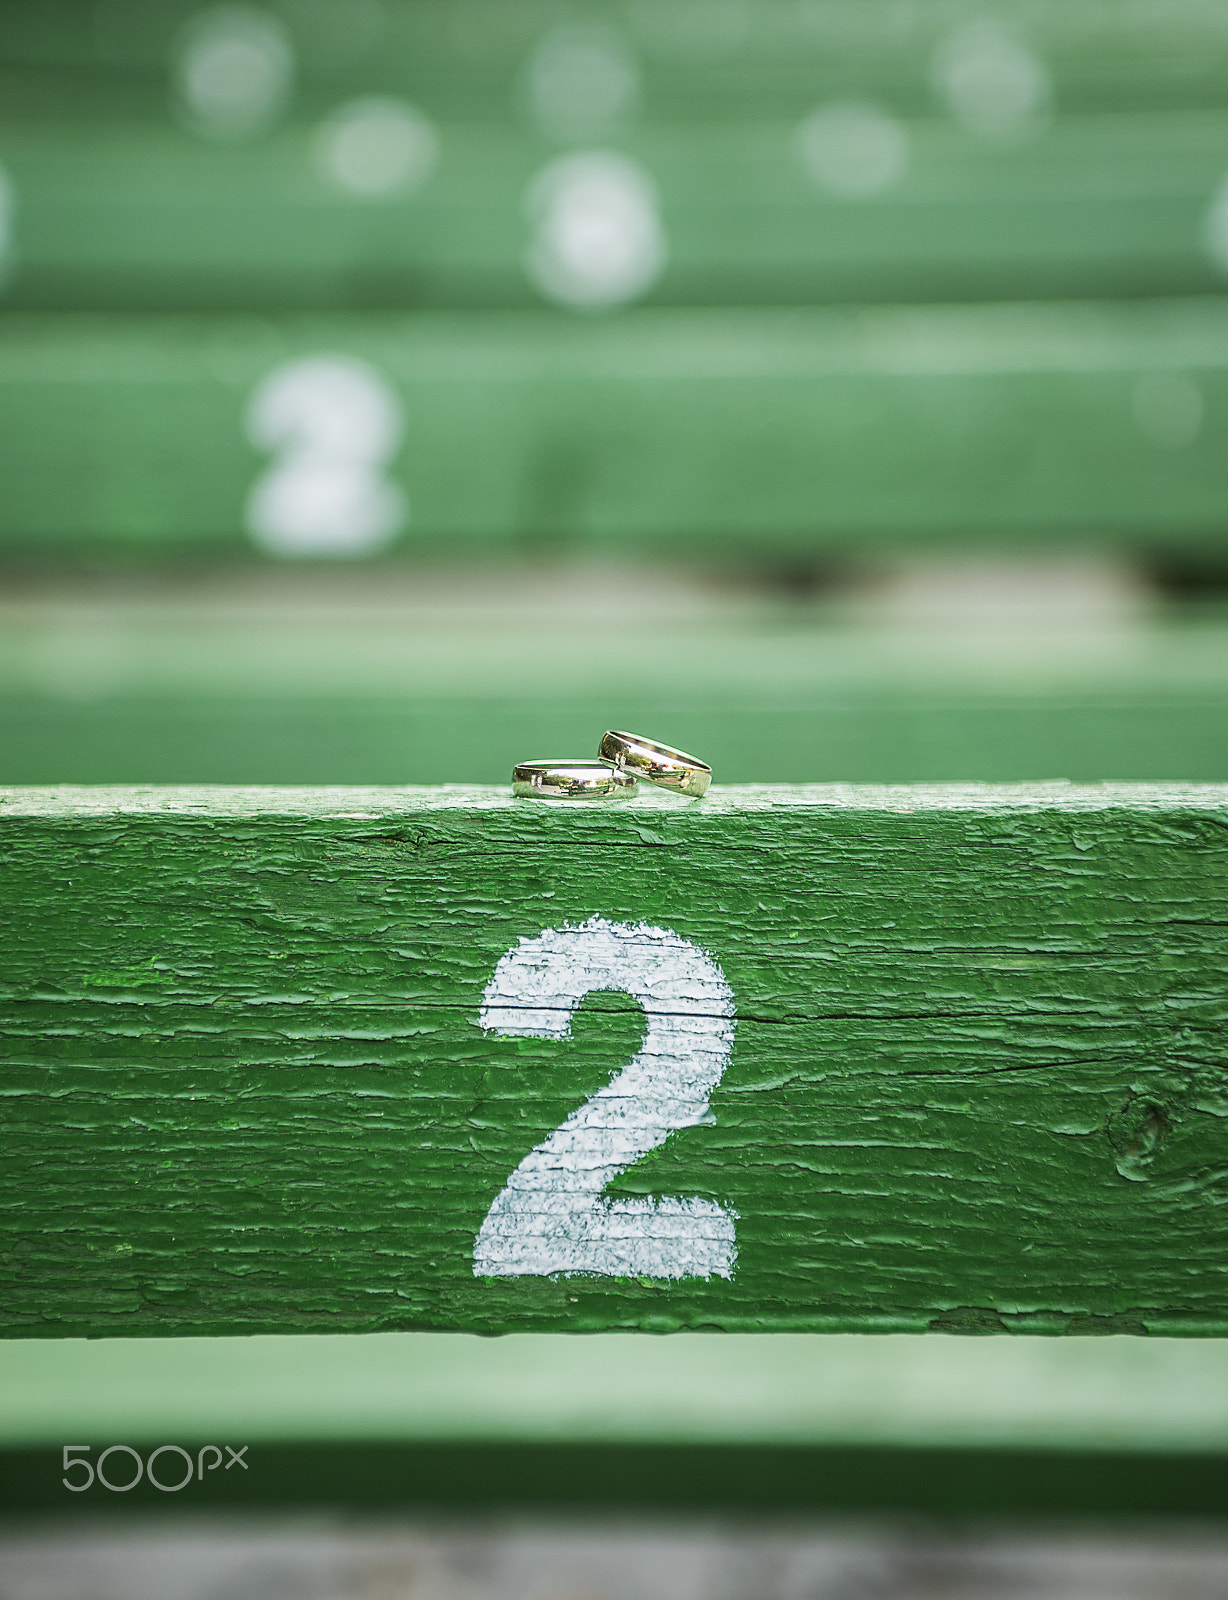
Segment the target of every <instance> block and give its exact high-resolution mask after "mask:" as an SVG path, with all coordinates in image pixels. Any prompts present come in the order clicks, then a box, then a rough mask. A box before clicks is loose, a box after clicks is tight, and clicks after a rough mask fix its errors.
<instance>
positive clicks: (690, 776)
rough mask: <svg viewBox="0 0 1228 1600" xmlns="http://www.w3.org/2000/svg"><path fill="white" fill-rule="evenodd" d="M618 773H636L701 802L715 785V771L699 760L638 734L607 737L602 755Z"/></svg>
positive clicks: (637, 775) (640, 776) (603, 742)
mask: <svg viewBox="0 0 1228 1600" xmlns="http://www.w3.org/2000/svg"><path fill="white" fill-rule="evenodd" d="M599 754H600V756H601V759H602V760H603V761H608V762H609V764H610V766H611V767H612V768H613V769H614V771H615V772H627V773H633V774H634V775H635V776H636V777H637V778H645V779H647V781H648V782H649V783H655V784H657V785H658V786H659V787H660V788H662V789H670V790H672V791H673V793H674V794H685V795H689V796H690V798H691V799H692V800H698V799H699V797H700V795H702V794H705V793H706V792H707V788H708V785H709V784H710V783H711V782H712V768H711V767H710V766H708V765H707V763H706V762H703V761H697V760H696V759H695V757H694V756H688V755H687V754H686V753H685V752H684V751H682V750H674V749H672V748H671V747H670V746H669V745H667V744H658V743H657V742H656V740H655V739H643V738H641V737H640V735H639V734H638V733H615V732H613V731H612V730H611V732H609V733H607V734H604V735H603V736H602V740H601V750H600V752H599Z"/></svg>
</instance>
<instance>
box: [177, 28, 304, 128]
mask: <svg viewBox="0 0 1228 1600" xmlns="http://www.w3.org/2000/svg"><path fill="white" fill-rule="evenodd" d="M173 79H174V87H175V92H176V98H177V101H178V105H179V109H180V111H181V113H182V114H183V116H184V118H185V120H186V121H187V122H188V124H189V126H191V127H192V128H193V129H194V130H195V131H196V132H197V133H201V134H204V135H205V136H206V137H208V138H214V139H246V138H250V137H252V136H253V135H255V134H258V133H262V132H264V131H265V129H267V128H269V127H271V126H273V124H274V123H276V122H277V121H278V120H279V119H280V117H281V116H282V114H283V112H284V111H285V109H286V106H287V105H288V103H289V99H290V92H291V89H292V87H293V83H294V51H293V48H292V47H291V44H290V39H289V35H288V34H287V32H286V30H285V27H284V26H283V24H282V23H281V22H280V21H279V20H278V19H277V18H276V17H274V16H272V15H270V14H269V13H268V12H266V11H258V10H256V9H255V8H253V7H250V6H216V7H214V8H213V9H211V10H208V11H201V12H198V13H197V14H196V15H195V16H194V17H192V18H191V19H190V20H189V21H188V23H187V25H186V26H185V27H184V29H183V30H182V32H181V33H180V35H179V40H178V45H177V49H176V52H175V59H174V63H173Z"/></svg>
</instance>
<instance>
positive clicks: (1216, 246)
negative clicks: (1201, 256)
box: [1203, 177, 1228, 272]
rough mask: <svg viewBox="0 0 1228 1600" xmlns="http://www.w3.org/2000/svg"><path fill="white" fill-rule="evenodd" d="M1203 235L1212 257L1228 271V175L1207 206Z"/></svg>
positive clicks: (1218, 265) (1219, 265) (1217, 264)
mask: <svg viewBox="0 0 1228 1600" xmlns="http://www.w3.org/2000/svg"><path fill="white" fill-rule="evenodd" d="M1203 237H1204V239H1205V242H1206V246H1207V250H1208V252H1209V254H1210V256H1211V259H1212V260H1213V261H1214V262H1215V264H1216V266H1217V267H1220V268H1222V269H1223V270H1224V271H1225V272H1228V177H1225V179H1224V181H1223V182H1222V183H1221V184H1220V186H1219V188H1218V189H1217V190H1216V191H1215V193H1214V195H1212V197H1211V204H1210V205H1209V206H1208V207H1207V215H1206V221H1205V223H1204V225H1203Z"/></svg>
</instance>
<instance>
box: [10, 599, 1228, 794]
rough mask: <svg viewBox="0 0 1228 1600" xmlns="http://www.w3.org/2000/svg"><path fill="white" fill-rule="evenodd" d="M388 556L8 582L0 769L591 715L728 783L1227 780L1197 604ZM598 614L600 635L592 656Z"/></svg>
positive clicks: (44, 778) (362, 761) (485, 777)
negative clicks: (330, 570)
mask: <svg viewBox="0 0 1228 1600" xmlns="http://www.w3.org/2000/svg"><path fill="white" fill-rule="evenodd" d="M385 572H386V569H385ZM296 576H297V574H296ZM301 576H302V577H303V578H304V579H306V578H307V577H308V576H310V575H309V574H308V573H306V572H304V573H302V574H301ZM354 576H355V577H357V576H358V575H357V574H355V575H354ZM391 577H392V575H391V574H387V576H386V577H385V576H381V578H380V579H379V582H380V585H381V592H380V593H379V594H372V593H367V594H366V595H365V598H363V597H362V596H356V595H355V594H354V592H353V590H352V589H350V590H346V591H343V594H342V595H341V596H337V597H334V598H333V599H332V600H331V601H330V600H329V598H328V597H327V596H326V595H325V594H323V593H321V592H319V591H317V590H316V589H315V587H314V586H312V587H311V588H309V590H308V592H306V593H299V595H298V597H297V598H293V597H292V596H289V595H286V594H282V596H281V597H280V598H277V597H275V596H272V595H270V594H267V593H265V592H263V591H260V592H257V593H255V594H252V593H245V592H244V591H242V590H241V589H240V590H239V591H238V592H235V590H234V589H233V588H227V589H225V590H224V591H223V593H222V594H221V595H216V596H214V597H213V598H210V599H202V598H201V597H199V596H196V595H194V593H193V591H191V590H190V589H189V590H187V591H184V590H178V591H172V592H171V593H169V594H167V593H164V594H163V595H161V596H160V597H158V598H146V599H145V600H143V601H138V600H136V599H133V598H131V597H124V596H122V595H114V594H109V595H101V596H100V595H97V594H95V595H94V596H93V597H89V596H82V595H74V594H71V593H64V592H62V591H61V592H57V593H56V594H54V595H52V596H44V597H43V598H42V599H29V600H26V601H25V602H23V601H22V600H20V599H19V598H14V599H13V600H11V601H10V602H9V603H8V604H7V605H6V606H5V607H4V608H3V610H0V783H8V784H49V783H141V782H144V783H206V782H213V783H239V784H244V783H294V784H310V783H317V782H318V783H323V782H336V783H414V784H430V783H496V782H499V781H501V780H504V779H505V778H506V775H507V773H508V772H510V770H511V767H512V764H513V762H515V761H517V760H519V759H522V758H523V756H524V755H525V752H526V751H530V750H536V751H539V752H540V751H550V750H580V751H583V750H586V749H588V748H589V746H590V745H591V743H592V737H591V730H592V729H593V727H595V726H601V727H604V726H606V725H607V724H608V725H610V726H614V727H632V728H637V727H650V728H657V729H660V730H661V731H662V737H664V738H666V739H668V740H669V741H670V742H671V743H673V744H676V745H678V746H680V747H681V748H683V749H688V750H690V749H696V750H702V751H704V752H706V753H707V754H708V755H709V756H710V757H711V760H712V762H713V764H714V766H715V767H716V769H717V770H718V771H719V772H720V774H721V776H722V777H723V778H724V779H725V780H727V781H728V782H732V783H743V782H747V783H749V782H764V783H823V782H832V781H845V782H857V783H905V782H942V781H957V780H960V779H967V778H977V779H982V780H988V781H992V782H1016V781H1025V780H1026V779H1027V778H1029V777H1034V776H1035V775H1037V774H1043V775H1044V776H1046V777H1063V778H1071V779H1075V780H1078V781H1089V782H1090V781H1095V780H1097V779H1102V778H1111V779H1123V780H1125V779H1148V780H1153V781H1161V780H1174V779H1197V780H1202V781H1219V782H1224V781H1228V628H1226V627H1225V624H1224V622H1223V621H1221V620H1216V619H1215V618H1214V617H1211V618H1207V619H1205V620H1199V621H1198V622H1191V621H1186V622H1184V623H1172V624H1169V625H1161V624H1158V623H1149V622H1146V621H1143V620H1141V619H1138V618H1134V619H1131V618H1130V617H1129V616H1127V617H1125V618H1120V617H1119V618H1117V619H1116V620H1114V619H1106V618H1104V617H1101V618H1100V619H1099V620H1096V619H1094V618H1091V617H1088V616H1087V615H1086V614H1081V615H1078V616H1076V617H1073V618H1072V617H1070V616H1069V615H1068V614H1065V613H1063V614H1062V615H1061V616H1059V617H1058V618H1056V619H1052V618H1051V619H1050V620H1049V621H1047V622H1046V621H1044V620H1031V621H1029V620H1027V619H1020V618H1018V617H1016V618H1015V619H1013V620H1012V621H1009V622H1008V621H1004V620H1003V619H998V620H996V621H995V622H994V623H993V624H991V625H990V626H978V625H973V626H969V625H968V623H967V620H966V619H965V620H964V621H963V622H960V621H959V620H957V619H953V618H947V619H946V620H945V621H942V622H939V623H937V624H931V625H930V626H928V627H924V626H921V625H919V624H916V623H914V624H912V625H911V626H909V625H905V624H902V623H900V622H896V621H892V622H891V623H890V625H887V624H883V625H880V626H873V625H871V624H870V623H869V622H863V623H861V624H852V623H849V622H847V621H845V622H841V621H840V618H839V608H838V606H835V605H831V606H825V605H824V604H823V603H821V602H816V603H815V604H813V605H811V606H808V607H802V608H799V607H798V606H797V605H796V604H790V603H788V602H787V601H779V600H778V601H776V602H775V603H770V602H769V601H768V600H767V599H765V598H760V599H759V600H757V601H751V602H749V603H747V604H745V605H738V606H733V605H730V604H728V603H725V604H721V603H717V602H714V601H712V600H711V599H708V600H703V599H701V598H699V597H697V596H694V595H688V596H679V595H678V594H677V593H676V592H675V591H674V590H672V589H671V588H670V587H669V586H668V583H667V582H666V581H665V580H662V582H661V583H660V585H658V586H657V587H655V588H654V585H653V583H652V582H651V580H650V579H646V580H645V581H644V582H643V583H641V584H640V585H639V586H632V585H629V584H627V583H625V582H624V583H623V584H622V585H620V584H619V581H618V578H617V576H616V575H615V574H612V573H611V572H610V571H608V570H606V569H603V570H602V571H601V572H599V573H594V574H591V575H589V576H584V575H578V576H577V577H576V579H575V580H574V581H573V583H572V584H571V585H569V586H566V587H563V588H561V589H556V590H552V591H551V595H550V597H549V598H548V599H547V600H546V601H543V599H542V598H541V596H540V595H538V596H536V597H535V595H534V593H533V592H532V589H531V588H530V587H529V586H528V585H526V583H525V581H524V579H523V576H518V574H517V573H516V572H515V571H504V572H502V573H501V574H500V575H499V577H498V579H497V580H496V579H493V578H492V579H491V580H490V581H492V582H498V583H500V584H501V586H502V588H503V590H504V592H505V595H506V599H505V600H504V601H501V602H500V603H498V604H493V603H491V602H490V601H489V600H487V601H485V602H484V601H483V600H482V598H481V592H479V594H478V595H477V596H474V595H473V594H472V592H470V593H469V594H468V597H466V592H465V590H464V589H463V587H461V588H459V589H458V587H457V586H456V585H447V584H439V583H438V582H436V583H434V584H433V583H432V582H431V580H430V577H429V576H428V575H425V574H421V573H417V572H412V573H406V574H405V575H404V580H403V587H397V588H393V589H391V590H390V589H389V588H388V587H387V583H388V580H389V579H390V578H391ZM288 579H289V575H288V574H284V573H280V572H279V573H278V574H277V582H278V584H279V586H285V587H286V588H291V587H293V586H292V585H290V584H289V582H288ZM333 581H334V582H335V581H336V580H333ZM1005 581H1009V579H1007V580H1005ZM346 595H348V596H349V598H348V599H347V598H345V596H346ZM612 614H617V615H618V616H619V617H620V618H622V619H624V620H622V621H621V622H620V628H619V641H620V648H619V650H618V651H617V652H616V653H615V654H613V655H609V654H606V653H604V652H603V653H602V654H601V656H600V657H592V656H590V655H589V653H588V652H587V649H586V643H587V640H588V639H589V638H590V637H591V633H592V630H593V629H594V628H601V627H603V626H604V625H605V624H606V622H607V621H608V618H609V616H610V615H612ZM526 629H528V630H531V631H533V632H534V633H536V634H538V635H540V636H544V635H546V634H548V635H549V637H550V638H551V639H552V640H553V641H554V643H555V646H556V648H564V649H566V650H567V651H568V652H569V653H570V656H571V662H570V665H569V669H568V672H567V674H566V678H565V681H560V675H559V672H558V669H557V662H556V660H555V658H554V657H553V656H548V655H543V654H541V653H538V652H532V651H529V652H526V651H525V650H524V649H523V648H522V645H523V640H524V638H525V634H526Z"/></svg>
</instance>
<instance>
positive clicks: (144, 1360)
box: [0, 1333, 1228, 1456]
mask: <svg viewBox="0 0 1228 1600" xmlns="http://www.w3.org/2000/svg"><path fill="white" fill-rule="evenodd" d="M3 1354H4V1362H3V1366H2V1367H0V1448H3V1449H11V1448H13V1447H14V1446H17V1445H23V1446H25V1445H58V1444H59V1443H60V1442H61V1441H62V1440H64V1439H70V1438H73V1439H75V1438H77V1437H81V1438H93V1439H99V1438H121V1437H122V1438H125V1439H131V1440H133V1441H134V1442H136V1441H140V1442H144V1441H147V1440H148V1441H152V1440H158V1441H161V1440H162V1439H165V1438H190V1439H198V1438H207V1437H210V1436H212V1435H215V1434H218V1433H221V1434H225V1435H227V1436H234V1437H241V1438H243V1439H246V1440H259V1441H274V1440H277V1441H281V1442H289V1441H292V1440H300V1441H305V1440H315V1441H323V1440H351V1441H357V1440H361V1439H365V1440H372V1441H373V1440H377V1439H399V1440H402V1441H406V1442H408V1441H417V1442H419V1443H422V1444H426V1443H439V1442H441V1441H444V1440H451V1441H469V1442H479V1441H485V1442H487V1443H494V1442H496V1441H502V1442H507V1443H511V1442H517V1441H519V1442H522V1443H524V1442H528V1441H533V1442H536V1443H539V1444H554V1445H560V1444H581V1443H583V1444H597V1443H604V1444H614V1443H622V1444H640V1445H646V1444H707V1445H709V1446H712V1447H716V1446H719V1445H728V1444H758V1445H810V1446H814V1445H828V1446H831V1445H862V1446H866V1445H876V1446H889V1447H896V1448H911V1449H918V1448H936V1447H943V1448H960V1449H977V1448H980V1449H993V1450H1008V1449H1037V1450H1040V1449H1049V1450H1064V1451H1075V1450H1104V1451H1153V1452H1172V1453H1174V1454H1179V1455H1196V1454H1199V1453H1212V1454H1217V1455H1222V1456H1228V1399H1226V1398H1225V1397H1226V1396H1228V1383H1226V1381H1225V1380H1226V1379H1228V1347H1225V1345H1224V1344H1223V1343H1221V1342H1220V1341H1218V1340H1206V1339H1163V1338H1157V1339H1145V1340H1143V1339H1111V1340H1103V1339H1099V1340H1088V1339H1027V1338H1016V1339H977V1340H968V1339H958V1340H950V1339H931V1338H928V1337H920V1336H916V1335H911V1334H878V1335H870V1334H833V1335H826V1336H816V1335H810V1334H736V1333H735V1334H727V1335H725V1336H724V1337H722V1338H720V1339H713V1338H711V1337H708V1336H707V1335H704V1334H687V1333H680V1334H676V1335H674V1336H673V1337H672V1338H669V1339H637V1338H633V1337H630V1336H626V1335H622V1334H593V1335H591V1336H590V1337H588V1338H585V1339H576V1338H573V1337H572V1336H570V1335H567V1334H509V1335H508V1336H506V1337H505V1338H502V1339H495V1340H491V1339H478V1338H475V1337H472V1336H469V1335H464V1334H429V1333H417V1334H395V1333H394V1334H356V1335H348V1336H347V1335H297V1336H289V1337H278V1336H268V1335H266V1336H264V1337H259V1336H258V1337H254V1338H230V1339H226V1338H218V1339H204V1338H190V1337H189V1338H181V1339H140V1340H136V1339H91V1340H84V1339H80V1340H78V1339H57V1340H47V1339H25V1340H9V1341H8V1342H7V1343H6V1344H5V1345H4V1347H3Z"/></svg>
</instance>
